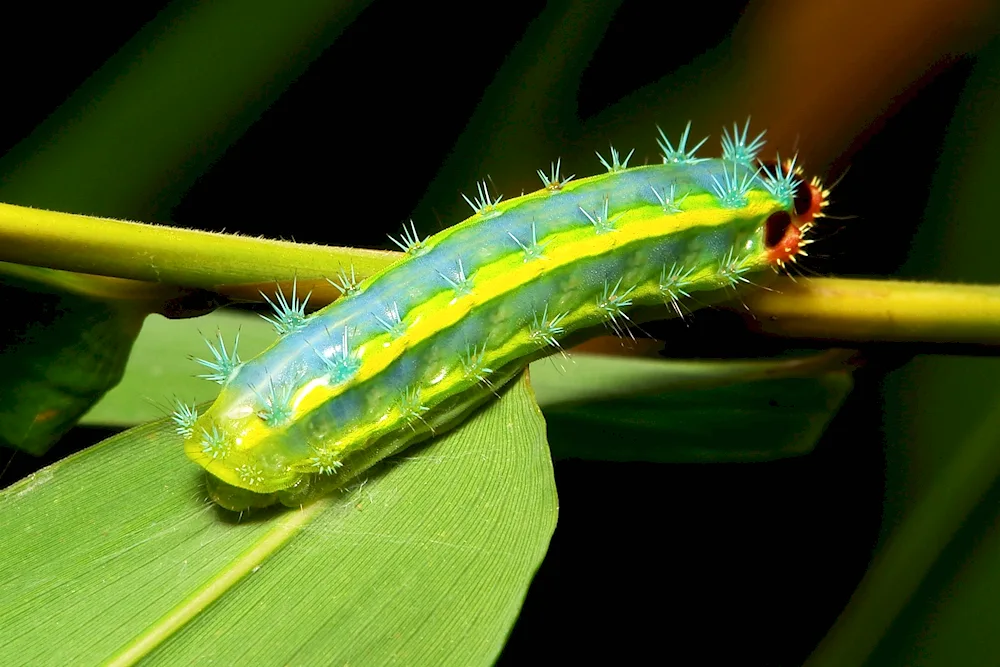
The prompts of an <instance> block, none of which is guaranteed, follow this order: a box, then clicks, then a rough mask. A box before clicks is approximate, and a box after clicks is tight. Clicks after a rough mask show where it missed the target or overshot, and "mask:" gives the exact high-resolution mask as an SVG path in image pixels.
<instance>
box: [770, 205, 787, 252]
mask: <svg viewBox="0 0 1000 667" xmlns="http://www.w3.org/2000/svg"><path fill="white" fill-rule="evenodd" d="M791 225H792V216H791V215H789V214H788V211H776V212H775V213H772V214H771V215H769V216H768V218H767V222H765V223H764V245H765V246H766V247H767V248H773V247H775V246H776V245H778V244H779V243H781V239H783V238H785V232H787V231H788V228H789V227H791Z"/></svg>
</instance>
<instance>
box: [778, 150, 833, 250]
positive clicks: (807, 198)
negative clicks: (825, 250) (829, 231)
mask: <svg viewBox="0 0 1000 667" xmlns="http://www.w3.org/2000/svg"><path fill="white" fill-rule="evenodd" d="M790 166H791V165H789V167H790ZM796 171H797V172H798V171H799V170H796ZM829 196H830V191H829V190H826V189H825V188H824V187H823V184H822V183H821V182H820V180H819V179H818V178H814V179H812V181H810V182H809V183H805V182H800V183H799V185H798V187H797V188H796V189H795V200H794V202H793V205H792V210H791V211H778V212H776V213H772V214H771V216H770V217H769V218H768V219H767V222H766V223H765V227H764V246H765V247H766V248H767V259H768V261H770V262H771V263H772V264H777V265H778V266H780V267H782V268H784V266H785V263H786V262H794V261H795V258H796V257H798V256H799V255H804V254H806V253H805V250H803V247H804V246H805V245H806V244H807V243H809V242H808V241H806V240H805V238H804V237H805V234H806V232H807V231H808V230H809V228H810V227H812V226H813V225H814V224H815V222H814V221H815V219H816V218H818V217H820V216H821V215H822V211H823V208H824V207H825V206H826V205H827V198H828V197H829Z"/></svg>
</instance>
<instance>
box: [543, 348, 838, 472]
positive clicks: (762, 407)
mask: <svg viewBox="0 0 1000 667" xmlns="http://www.w3.org/2000/svg"><path fill="white" fill-rule="evenodd" d="M555 361H556V363H559V362H558V359H556V360H555ZM838 361H839V360H838V358H837V357H836V356H835V355H814V356H811V357H803V358H792V359H779V360H768V361H738V360H732V361H671V360H665V359H663V360H653V359H631V358H622V357H601V356H589V355H573V361H572V362H568V363H564V364H562V366H561V367H557V366H556V365H555V364H552V363H548V364H547V363H544V362H539V363H536V364H535V365H534V366H533V367H532V384H533V385H534V387H535V391H536V393H537V395H538V402H539V405H540V406H541V408H542V411H543V412H544V414H545V421H546V423H547V424H548V428H549V445H550V446H551V448H552V455H553V457H555V458H582V459H596V460H606V461H655V462H661V463H677V462H722V461H765V460H771V459H776V458H782V457H787V456H798V455H801V454H805V453H808V452H809V451H811V450H812V449H813V447H814V446H815V444H816V442H817V441H818V440H819V438H820V436H821V435H822V434H823V431H824V430H825V429H826V425H827V424H828V423H829V421H830V419H831V418H832V417H833V415H834V414H835V413H836V411H837V409H838V408H839V407H840V405H841V403H842V402H843V400H844V399H845V398H846V397H847V394H848V392H849V391H850V390H851V387H852V386H853V382H852V380H851V376H850V373H849V371H848V369H847V368H846V367H844V366H842V365H840V364H839V363H838Z"/></svg>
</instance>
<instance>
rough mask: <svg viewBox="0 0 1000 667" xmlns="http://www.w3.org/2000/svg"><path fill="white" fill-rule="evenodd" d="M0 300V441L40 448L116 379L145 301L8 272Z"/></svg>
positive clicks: (28, 449)
mask: <svg viewBox="0 0 1000 667" xmlns="http://www.w3.org/2000/svg"><path fill="white" fill-rule="evenodd" d="M9 268H10V269H11V270H14V269H15V268H16V267H9ZM27 271H28V272H30V271H35V270H33V269H28V270H27ZM84 280H85V278H84ZM0 302H2V303H3V304H4V306H5V307H6V308H7V309H8V311H9V312H11V313H13V315H12V316H11V317H9V319H7V321H6V324H5V326H4V328H3V331H2V332H0V377H2V378H3V382H2V383H0V405H3V406H4V409H3V410H0V445H3V446H7V447H13V448H16V449H20V450H23V451H26V452H31V453H32V454H42V453H44V452H45V451H46V450H47V449H48V448H49V446H50V445H51V444H52V443H53V442H55V441H56V440H57V439H59V437H60V436H62V435H63V434H64V433H65V432H66V431H68V430H69V429H70V428H71V427H72V426H73V425H74V424H75V423H76V422H77V420H78V419H79V418H80V416H81V415H82V414H83V413H85V412H86V411H87V410H88V409H89V408H90V406H92V405H93V404H94V402H95V401H97V400H98V399H99V398H100V397H101V396H102V395H103V394H104V393H105V392H106V391H107V390H108V389H110V388H111V387H113V386H114V385H115V384H116V383H117V382H118V380H119V378H121V376H122V373H123V372H124V370H125V363H126V361H127V360H128V353H129V349H130V348H131V346H132V341H133V340H134V339H135V336H136V335H137V334H138V333H139V329H140V327H141V326H142V321H143V319H144V318H145V316H146V313H147V312H149V311H148V304H147V303H146V302H144V301H140V300H130V299H122V300H112V299H107V298H103V297H102V296H100V295H95V294H87V293H85V292H82V291H71V290H69V289H65V288H63V287H60V286H58V285H52V284H45V283H42V282H38V281H35V280H30V279H28V278H25V277H19V276H16V275H11V274H9V273H8V275H5V276H2V277H0Z"/></svg>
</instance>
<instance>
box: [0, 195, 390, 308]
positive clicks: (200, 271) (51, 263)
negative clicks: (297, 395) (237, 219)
mask: <svg viewBox="0 0 1000 667" xmlns="http://www.w3.org/2000/svg"><path fill="white" fill-rule="evenodd" d="M397 256H398V253H392V252H384V251H378V250H360V249H357V248H338V247H332V246H320V245H307V244H300V243H289V242H287V241H272V240H268V239H259V238H251V237H247V236H235V235H232V234H216V233H211V232H202V231H196V230H191V229H178V228H174V227H165V226H160V225H147V224H142V223H137V222H128V221H123V220H109V219H106V218H94V217H89V216H83V215H73V214H70V213H59V212H55V211H43V210H39V209H33V208H26V207H23V206H12V205H10V204H0V261H7V262H15V263H18V264H29V265H32V266H40V267H48V268H53V269H62V270H65V271H75V272H78V273H90V274H95V275H100V276H112V277H116V278H131V279H133V280H144V281H148V282H155V283H166V284H173V285H183V286H185V287H198V288H202V289H208V290H216V291H219V290H218V288H219V287H220V286H223V285H231V284H239V283H267V282H273V281H289V280H291V279H292V278H295V277H298V278H301V279H306V280H309V279H322V278H325V277H329V278H334V277H335V276H336V275H337V272H338V271H339V270H340V269H341V268H345V269H348V270H349V269H350V267H351V266H352V265H353V266H354V268H355V270H356V272H357V275H358V277H359V278H360V277H363V276H367V275H369V274H371V273H373V272H375V271H377V270H378V269H380V268H382V267H383V266H386V265H387V264H389V263H391V262H392V261H393V260H395V258H396V257H397Z"/></svg>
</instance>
